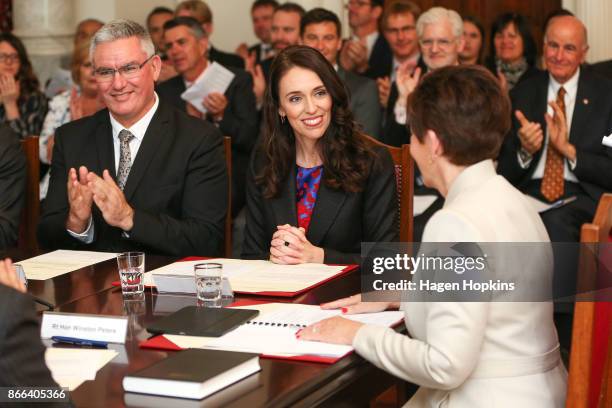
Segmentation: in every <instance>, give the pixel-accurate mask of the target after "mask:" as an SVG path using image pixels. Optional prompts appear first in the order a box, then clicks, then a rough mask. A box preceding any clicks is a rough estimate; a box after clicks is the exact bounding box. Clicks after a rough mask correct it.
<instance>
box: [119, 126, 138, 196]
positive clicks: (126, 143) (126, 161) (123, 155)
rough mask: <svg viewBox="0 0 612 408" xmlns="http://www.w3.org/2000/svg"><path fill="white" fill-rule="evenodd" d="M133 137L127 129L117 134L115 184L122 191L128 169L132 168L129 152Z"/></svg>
mask: <svg viewBox="0 0 612 408" xmlns="http://www.w3.org/2000/svg"><path fill="white" fill-rule="evenodd" d="M133 138H134V135H133V134H132V133H131V132H130V131H129V130H127V129H123V130H122V131H121V132H119V141H120V148H119V156H120V157H119V169H118V170H117V184H118V185H119V188H120V189H121V190H122V191H123V188H124V187H125V183H126V181H127V178H128V175H129V174H130V169H131V168H132V153H131V152H130V141H131V140H132V139H133Z"/></svg>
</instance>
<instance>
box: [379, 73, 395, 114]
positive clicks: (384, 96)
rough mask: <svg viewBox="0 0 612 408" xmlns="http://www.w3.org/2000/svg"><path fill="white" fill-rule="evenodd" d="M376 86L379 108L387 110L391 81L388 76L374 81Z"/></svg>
mask: <svg viewBox="0 0 612 408" xmlns="http://www.w3.org/2000/svg"><path fill="white" fill-rule="evenodd" d="M376 86H377V87H378V101H379V102H380V106H382V107H383V108H385V109H387V105H388V104H389V94H390V93H391V79H389V77H388V76H386V77H381V78H377V79H376Z"/></svg>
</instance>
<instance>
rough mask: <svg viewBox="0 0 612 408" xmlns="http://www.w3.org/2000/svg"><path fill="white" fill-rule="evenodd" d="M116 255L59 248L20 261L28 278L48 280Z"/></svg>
mask: <svg viewBox="0 0 612 408" xmlns="http://www.w3.org/2000/svg"><path fill="white" fill-rule="evenodd" d="M116 256H117V254H115V253H110V252H93V251H68V250H64V249H59V250H57V251H53V252H49V253H47V254H44V255H39V256H35V257H34V258H30V259H26V260H23V261H20V262H18V263H19V265H21V266H22V267H23V270H24V272H25V274H26V277H27V278H28V279H32V280H46V279H51V278H55V277H56V276H59V275H63V274H65V273H68V272H72V271H76V270H77V269H81V268H85V267H87V266H91V265H94V264H97V263H98V262H103V261H106V260H108V259H113V258H115V257H116Z"/></svg>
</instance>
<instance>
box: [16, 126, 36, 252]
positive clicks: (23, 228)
mask: <svg viewBox="0 0 612 408" xmlns="http://www.w3.org/2000/svg"><path fill="white" fill-rule="evenodd" d="M21 147H22V148H23V151H24V153H25V156H26V173H27V176H26V190H25V205H24V207H23V211H22V212H21V223H20V225H19V242H18V246H19V248H20V249H24V250H27V251H37V250H38V241H37V239H36V227H37V226H38V218H39V217H40V193H39V190H40V185H39V180H40V159H39V157H38V137H35V136H29V137H26V138H25V139H23V140H22V141H21Z"/></svg>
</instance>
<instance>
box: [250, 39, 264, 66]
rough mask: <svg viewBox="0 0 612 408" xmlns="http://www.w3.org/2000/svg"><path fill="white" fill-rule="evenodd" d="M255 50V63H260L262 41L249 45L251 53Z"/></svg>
mask: <svg viewBox="0 0 612 408" xmlns="http://www.w3.org/2000/svg"><path fill="white" fill-rule="evenodd" d="M252 52H255V63H256V64H260V63H261V61H262V59H261V43H257V44H255V45H252V46H250V47H249V54H250V53H252Z"/></svg>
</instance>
